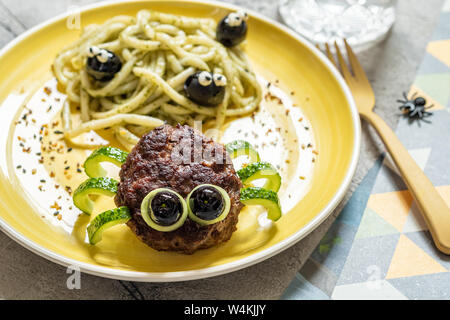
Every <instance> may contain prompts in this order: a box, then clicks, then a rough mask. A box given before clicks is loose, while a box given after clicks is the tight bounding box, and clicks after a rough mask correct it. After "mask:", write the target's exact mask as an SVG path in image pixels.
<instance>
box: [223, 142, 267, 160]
mask: <svg viewBox="0 0 450 320" xmlns="http://www.w3.org/2000/svg"><path fill="white" fill-rule="evenodd" d="M225 147H226V149H227V152H228V153H229V154H230V157H231V159H234V158H237V157H240V156H248V157H249V158H250V161H251V162H252V163H253V162H259V161H260V160H261V159H260V157H259V154H258V152H257V151H256V150H255V149H254V148H253V147H252V145H251V144H250V143H248V142H247V141H244V140H236V141H233V142H230V143H228V144H227V145H226V146H225Z"/></svg>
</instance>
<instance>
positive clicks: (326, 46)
mask: <svg viewBox="0 0 450 320" xmlns="http://www.w3.org/2000/svg"><path fill="white" fill-rule="evenodd" d="M325 51H326V53H327V57H328V60H330V61H331V62H332V63H333V65H334V66H335V67H336V69H338V70H339V68H338V66H337V64H336V60H334V57H333V54H332V53H331V50H330V46H329V45H328V43H326V42H325Z"/></svg>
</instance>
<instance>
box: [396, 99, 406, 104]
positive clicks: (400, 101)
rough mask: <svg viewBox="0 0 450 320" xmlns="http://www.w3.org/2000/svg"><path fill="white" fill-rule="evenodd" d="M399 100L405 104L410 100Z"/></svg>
mask: <svg viewBox="0 0 450 320" xmlns="http://www.w3.org/2000/svg"><path fill="white" fill-rule="evenodd" d="M397 102H398V103H403V104H405V103H407V102H408V101H406V100H397Z"/></svg>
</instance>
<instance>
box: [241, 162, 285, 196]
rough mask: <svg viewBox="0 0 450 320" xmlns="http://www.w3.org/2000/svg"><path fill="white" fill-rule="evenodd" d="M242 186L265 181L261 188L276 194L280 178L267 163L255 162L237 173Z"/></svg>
mask: <svg viewBox="0 0 450 320" xmlns="http://www.w3.org/2000/svg"><path fill="white" fill-rule="evenodd" d="M237 174H238V176H239V178H240V179H241V180H242V183H243V184H244V186H249V185H250V183H251V182H252V181H254V180H258V179H266V183H265V184H264V186H263V188H264V189H268V190H272V191H274V192H278V190H280V186H281V176H280V174H279V173H278V172H277V170H276V169H275V168H274V167H273V166H272V165H271V164H270V163H268V162H255V163H252V164H250V165H248V166H246V167H245V168H243V169H241V170H239V171H238V172H237Z"/></svg>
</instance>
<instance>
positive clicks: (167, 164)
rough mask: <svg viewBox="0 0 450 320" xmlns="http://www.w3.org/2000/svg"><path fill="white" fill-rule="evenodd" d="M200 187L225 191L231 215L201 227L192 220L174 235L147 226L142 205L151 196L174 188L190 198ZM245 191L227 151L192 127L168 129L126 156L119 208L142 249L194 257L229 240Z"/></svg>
mask: <svg viewBox="0 0 450 320" xmlns="http://www.w3.org/2000/svg"><path fill="white" fill-rule="evenodd" d="M201 184H214V185H217V186H220V187H222V188H223V189H225V190H226V191H227V193H228V195H229V197H230V201H231V209H230V212H229V213H228V216H227V217H226V218H225V219H224V220H222V221H221V222H218V223H216V224H213V225H207V226H200V225H199V224H197V223H196V222H194V221H192V220H190V219H189V218H188V219H187V220H186V222H185V223H184V225H183V226H182V227H180V228H179V229H177V230H175V231H172V232H161V231H157V230H154V229H152V228H150V227H149V226H148V225H147V224H146V223H145V221H144V219H143V218H142V215H141V202H142V200H143V199H144V198H145V196H146V195H147V194H148V193H149V192H151V191H152V190H155V189H158V188H170V189H172V190H174V191H176V192H178V193H179V194H180V195H181V196H182V197H184V198H186V197H187V196H188V194H189V193H190V192H191V191H192V190H193V189H194V188H195V187H196V186H198V185H201ZM241 188H242V183H241V181H240V179H239V177H238V176H237V175H236V172H235V170H234V167H233V164H232V162H231V159H230V157H229V155H228V154H227V152H226V149H225V147H224V146H223V145H221V144H218V143H215V142H214V141H213V140H211V139H209V138H207V137H206V136H204V135H203V134H201V133H200V132H198V131H196V130H194V129H193V128H191V127H189V126H181V125H178V126H176V127H172V126H170V125H164V126H161V127H158V128H156V129H154V130H152V131H150V132H149V133H147V134H146V135H144V136H143V137H142V138H141V140H140V141H139V143H138V144H137V145H136V146H135V147H134V149H133V150H132V151H131V153H130V154H129V155H128V158H127V161H126V162H125V163H124V164H123V165H122V169H121V171H120V183H119V187H118V192H117V195H116V197H115V202H116V205H117V206H127V207H128V208H129V209H130V211H131V213H132V219H131V220H129V222H128V223H127V225H128V226H129V227H130V229H131V230H132V231H133V232H134V233H135V234H136V235H137V236H138V237H139V238H140V239H141V240H142V241H143V242H144V243H146V244H147V245H149V246H150V247H152V248H154V249H156V250H163V251H178V252H182V253H185V254H192V253H194V252H195V251H196V250H199V249H206V248H210V247H212V246H215V245H217V244H219V243H222V242H225V241H228V240H229V239H230V237H231V235H232V234H233V232H234V231H235V230H236V224H237V222H238V215H239V212H240V210H241V209H242V206H243V205H242V204H241V202H240V201H239V200H240V189H241Z"/></svg>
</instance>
